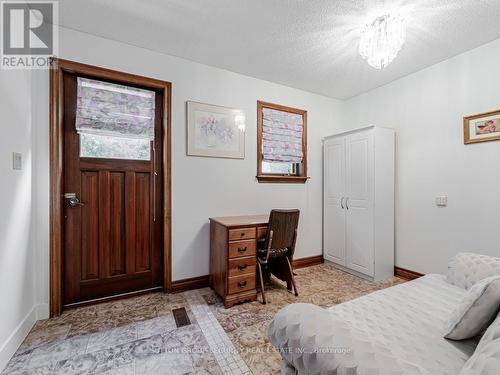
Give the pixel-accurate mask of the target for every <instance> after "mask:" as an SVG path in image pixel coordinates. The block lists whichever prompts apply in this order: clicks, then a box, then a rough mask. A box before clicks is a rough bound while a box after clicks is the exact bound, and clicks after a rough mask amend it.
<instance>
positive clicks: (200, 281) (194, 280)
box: [172, 275, 209, 293]
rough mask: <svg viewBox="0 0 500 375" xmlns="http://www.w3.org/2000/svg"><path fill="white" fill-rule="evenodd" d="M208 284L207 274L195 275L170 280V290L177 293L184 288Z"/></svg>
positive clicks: (184, 289) (195, 287) (189, 288)
mask: <svg viewBox="0 0 500 375" xmlns="http://www.w3.org/2000/svg"><path fill="white" fill-rule="evenodd" d="M208 285H209V276H208V275H204V276H197V277H191V278H189V279H182V280H176V281H173V282H172V292H173V293H179V292H185V291H186V290H193V289H200V288H206V287H207V286H208Z"/></svg>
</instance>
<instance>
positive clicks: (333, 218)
mask: <svg viewBox="0 0 500 375" xmlns="http://www.w3.org/2000/svg"><path fill="white" fill-rule="evenodd" d="M394 151H395V134H394V130H393V129H387V128H382V127H377V126H369V127H365V128H361V129H357V130H353V131H349V132H345V133H341V134H335V135H332V136H329V137H326V138H325V139H324V144H323V152H324V163H323V168H324V169H323V183H324V187H323V194H324V197H323V205H324V212H323V256H324V258H325V259H326V260H329V261H332V262H333V263H335V265H336V266H337V267H338V268H340V269H343V270H345V271H348V272H351V273H354V274H357V275H359V276H362V277H365V278H369V279H373V280H382V279H386V278H389V277H392V276H393V275H394Z"/></svg>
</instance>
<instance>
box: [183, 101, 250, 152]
mask: <svg viewBox="0 0 500 375" xmlns="http://www.w3.org/2000/svg"><path fill="white" fill-rule="evenodd" d="M187 154H188V155H192V156H205V157H215V158H234V159H244V158H245V113H244V112H243V111H242V110H239V109H234V108H227V107H221V106H217V105H211V104H204V103H197V102H191V101H188V102H187Z"/></svg>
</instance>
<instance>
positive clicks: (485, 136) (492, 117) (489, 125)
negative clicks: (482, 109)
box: [464, 110, 500, 144]
mask: <svg viewBox="0 0 500 375" xmlns="http://www.w3.org/2000/svg"><path fill="white" fill-rule="evenodd" d="M499 140H500V110H498V111H493V112H486V113H480V114H478V115H474V116H467V117H464V143H465V144H469V143H479V142H488V141H499Z"/></svg>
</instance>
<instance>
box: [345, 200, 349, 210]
mask: <svg viewBox="0 0 500 375" xmlns="http://www.w3.org/2000/svg"><path fill="white" fill-rule="evenodd" d="M348 201H349V198H346V199H345V208H347V209H349V206H348V205H347V202H348Z"/></svg>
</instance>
